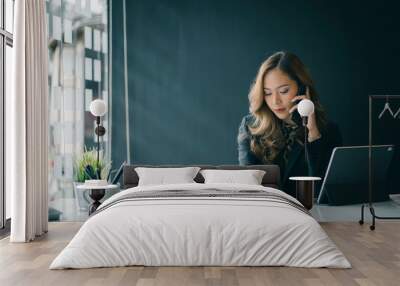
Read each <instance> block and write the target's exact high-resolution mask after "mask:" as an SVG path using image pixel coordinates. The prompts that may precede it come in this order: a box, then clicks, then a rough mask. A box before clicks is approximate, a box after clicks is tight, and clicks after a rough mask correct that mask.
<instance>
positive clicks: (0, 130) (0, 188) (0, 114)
mask: <svg viewBox="0 0 400 286" xmlns="http://www.w3.org/2000/svg"><path fill="white" fill-rule="evenodd" d="M3 43H4V38H3V36H2V35H0V51H2V50H3ZM0 63H3V56H2V53H1V52H0ZM3 84H4V82H3V67H2V68H1V69H0V118H4V112H5V108H4V105H3V104H4V100H3V99H4V94H3ZM4 128H5V126H4V121H3V120H0V228H3V227H4V212H3V211H4V208H5V203H4V199H5V197H4V196H5V195H4V191H5V188H4V178H5V174H4V172H5V170H4V169H3V166H4V159H5V158H4V155H5V153H4V149H3V148H4V147H3V146H4V145H3V142H4V138H7V137H5V134H4Z"/></svg>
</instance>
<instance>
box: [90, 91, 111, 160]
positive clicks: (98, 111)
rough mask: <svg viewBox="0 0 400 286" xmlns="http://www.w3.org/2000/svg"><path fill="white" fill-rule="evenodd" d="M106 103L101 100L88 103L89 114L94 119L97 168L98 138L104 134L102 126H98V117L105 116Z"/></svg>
mask: <svg viewBox="0 0 400 286" xmlns="http://www.w3.org/2000/svg"><path fill="white" fill-rule="evenodd" d="M106 112H107V106H106V102H105V101H104V100H102V99H95V100H93V101H92V102H91V103H90V113H92V114H93V115H94V116H95V117H96V125H97V126H96V129H95V130H94V132H95V133H96V135H97V167H98V166H99V153H100V136H103V135H104V134H105V133H106V129H105V128H104V126H102V125H101V124H100V117H101V116H103V115H104V114H106Z"/></svg>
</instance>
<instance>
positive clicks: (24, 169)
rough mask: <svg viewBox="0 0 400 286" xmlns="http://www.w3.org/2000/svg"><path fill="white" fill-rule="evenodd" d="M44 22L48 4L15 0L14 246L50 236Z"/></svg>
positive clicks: (10, 154) (10, 161)
mask: <svg viewBox="0 0 400 286" xmlns="http://www.w3.org/2000/svg"><path fill="white" fill-rule="evenodd" d="M46 18H47V17H46V11H45V1H44V0H18V1H15V18H14V29H15V30H14V71H13V75H12V78H13V82H12V86H13V93H12V96H11V98H10V102H9V104H7V106H9V109H8V110H7V115H6V120H7V131H6V132H7V133H6V134H7V136H10V137H9V138H8V139H7V143H6V144H7V146H6V150H7V157H6V160H7V166H9V167H8V168H9V170H8V172H7V173H8V174H9V176H8V177H7V178H6V180H7V179H8V180H9V184H7V185H8V186H9V187H10V188H11V193H12V195H11V205H12V206H11V237H10V241H12V242H27V241H30V240H33V239H34V238H35V237H36V236H40V235H42V234H43V233H44V232H47V225H48V223H47V222H48V201H47V188H48V187H47V186H48V182H47V177H48V173H47V171H48V170H47V168H48V164H47V162H48V160H47V152H48V147H47V146H48V124H47V122H48V119H47V114H48V109H47V106H48V104H47V99H48V84H47V74H48V73H47V35H46Z"/></svg>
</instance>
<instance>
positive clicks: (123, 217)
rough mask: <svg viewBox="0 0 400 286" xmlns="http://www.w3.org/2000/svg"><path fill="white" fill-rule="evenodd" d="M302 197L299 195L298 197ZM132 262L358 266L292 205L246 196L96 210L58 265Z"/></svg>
mask: <svg viewBox="0 0 400 286" xmlns="http://www.w3.org/2000/svg"><path fill="white" fill-rule="evenodd" d="M204 188H218V189H224V190H229V191H232V190H246V189H248V190H265V191H269V192H273V193H276V194H280V195H284V196H285V197H287V198H290V199H292V200H294V201H296V200H295V199H293V198H292V197H290V196H289V195H287V194H285V193H283V192H281V191H279V190H277V189H273V188H267V187H263V186H254V185H239V184H196V183H193V184H175V185H164V186H162V185H160V186H142V187H135V188H131V189H128V190H125V191H122V192H120V193H118V194H116V195H114V196H113V197H111V198H109V199H108V200H106V201H105V202H104V203H103V204H102V205H101V206H100V208H99V209H101V208H104V207H105V206H107V205H109V204H111V203H112V202H113V201H115V200H116V199H118V198H120V197H121V196H124V195H126V194H129V193H130V192H141V191H150V190H151V191H154V190H160V191H162V190H176V189H178V190H202V189H204ZM296 202H297V201H296ZM127 265H146V266H161V265H162V266H188V265H191V266H193V265H219V266H228V265H229V266H240V265H247V266H294V267H332V268H350V267H351V266H350V263H349V262H348V261H347V259H346V258H345V257H344V255H343V254H342V252H341V251H340V250H338V249H337V247H336V246H335V244H334V243H333V242H332V241H331V240H330V238H329V237H328V236H327V234H326V233H325V231H324V230H323V229H322V228H321V227H320V225H319V224H318V223H317V222H316V221H315V220H314V219H313V218H312V217H311V216H310V215H308V214H306V213H304V212H302V211H300V210H298V209H296V208H294V207H292V206H290V205H286V204H282V203H277V202H273V201H265V200H262V199H254V198H252V199H246V198H240V199H237V198H229V197H227V198H185V199H176V198H171V199H165V198H162V199H161V198H160V199H157V198H155V199H149V200H139V201H134V200H133V201H124V202H120V203H117V204H115V205H111V206H109V207H108V208H105V209H104V210H103V211H101V212H99V213H97V214H95V215H94V216H92V217H90V218H89V219H88V220H87V221H86V222H85V223H84V225H83V226H82V227H81V229H80V230H79V232H78V233H77V234H76V235H75V237H74V238H73V239H72V240H71V242H70V243H69V244H68V245H67V246H66V247H65V248H64V250H63V251H62V252H61V253H60V254H59V255H58V256H57V257H56V259H55V260H54V261H53V262H52V264H51V265H50V269H62V268H91V267H111V266H127Z"/></svg>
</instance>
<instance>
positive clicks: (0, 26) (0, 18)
mask: <svg viewBox="0 0 400 286" xmlns="http://www.w3.org/2000/svg"><path fill="white" fill-rule="evenodd" d="M1 3H2V1H0V29H3V5H1Z"/></svg>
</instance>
